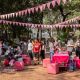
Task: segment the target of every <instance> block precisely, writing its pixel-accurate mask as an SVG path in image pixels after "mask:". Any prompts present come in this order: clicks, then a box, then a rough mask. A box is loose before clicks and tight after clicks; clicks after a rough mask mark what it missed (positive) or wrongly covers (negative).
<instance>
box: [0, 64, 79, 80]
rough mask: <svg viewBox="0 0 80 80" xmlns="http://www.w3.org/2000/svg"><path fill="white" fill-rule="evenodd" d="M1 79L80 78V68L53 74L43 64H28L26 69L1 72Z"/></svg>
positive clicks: (41, 79)
mask: <svg viewBox="0 0 80 80" xmlns="http://www.w3.org/2000/svg"><path fill="white" fill-rule="evenodd" d="M0 80H80V70H78V71H75V72H63V73H59V74H56V75H53V74H48V73H47V70H46V68H43V67H42V65H37V66H28V67H26V69H25V70H24V71H19V72H14V73H0Z"/></svg>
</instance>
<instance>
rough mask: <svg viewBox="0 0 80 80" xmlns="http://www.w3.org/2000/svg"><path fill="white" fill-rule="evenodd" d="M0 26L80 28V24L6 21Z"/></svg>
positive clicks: (0, 21)
mask: <svg viewBox="0 0 80 80" xmlns="http://www.w3.org/2000/svg"><path fill="white" fill-rule="evenodd" d="M0 24H4V25H14V26H15V25H16V26H23V27H28V28H39V29H55V28H59V29H62V28H64V27H65V28H67V27H71V28H78V27H80V24H65V25H64V24H54V25H46V24H32V23H22V22H14V21H6V20H0Z"/></svg>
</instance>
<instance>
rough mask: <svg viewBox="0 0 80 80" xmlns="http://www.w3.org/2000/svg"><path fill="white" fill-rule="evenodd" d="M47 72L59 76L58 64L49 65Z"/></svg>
mask: <svg viewBox="0 0 80 80" xmlns="http://www.w3.org/2000/svg"><path fill="white" fill-rule="evenodd" d="M47 72H48V73H49V74H57V73H58V72H59V67H58V64H57V63H51V64H48V65H47Z"/></svg>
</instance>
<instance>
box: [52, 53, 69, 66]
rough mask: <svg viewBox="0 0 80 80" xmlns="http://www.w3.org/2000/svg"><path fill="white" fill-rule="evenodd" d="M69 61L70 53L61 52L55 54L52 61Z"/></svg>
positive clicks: (60, 62) (66, 62) (59, 62)
mask: <svg viewBox="0 0 80 80" xmlns="http://www.w3.org/2000/svg"><path fill="white" fill-rule="evenodd" d="M68 61H69V55H68V54H61V53H60V54H54V55H53V57H52V63H58V64H62V63H63V64H64V63H65V64H68ZM66 66H67V65H66Z"/></svg>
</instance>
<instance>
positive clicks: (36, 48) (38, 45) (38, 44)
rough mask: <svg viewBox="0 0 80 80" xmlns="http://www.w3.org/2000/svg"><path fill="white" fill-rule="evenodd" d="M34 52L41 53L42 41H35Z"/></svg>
mask: <svg viewBox="0 0 80 80" xmlns="http://www.w3.org/2000/svg"><path fill="white" fill-rule="evenodd" d="M33 52H34V53H39V52H40V43H34V45H33Z"/></svg>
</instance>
